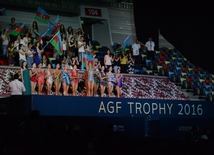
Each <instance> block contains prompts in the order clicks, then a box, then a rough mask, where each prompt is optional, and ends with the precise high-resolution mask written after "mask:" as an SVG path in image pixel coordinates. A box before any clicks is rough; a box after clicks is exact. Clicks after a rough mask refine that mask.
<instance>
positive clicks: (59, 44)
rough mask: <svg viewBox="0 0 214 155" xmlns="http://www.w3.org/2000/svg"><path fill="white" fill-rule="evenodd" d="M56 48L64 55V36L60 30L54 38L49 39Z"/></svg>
mask: <svg viewBox="0 0 214 155" xmlns="http://www.w3.org/2000/svg"><path fill="white" fill-rule="evenodd" d="M49 42H50V43H51V44H52V45H53V46H54V48H55V49H56V50H57V52H58V54H59V55H62V54H63V52H62V37H61V35H60V32H59V31H58V32H57V33H56V34H55V35H54V36H53V37H52V39H51V40H50V41H49Z"/></svg>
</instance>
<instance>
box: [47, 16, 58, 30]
mask: <svg viewBox="0 0 214 155" xmlns="http://www.w3.org/2000/svg"><path fill="white" fill-rule="evenodd" d="M49 26H50V28H49V33H50V34H55V33H56V32H57V31H59V28H60V20H59V15H57V17H56V19H55V21H54V23H52V22H51V21H49Z"/></svg>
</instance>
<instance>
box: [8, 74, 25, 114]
mask: <svg viewBox="0 0 214 155" xmlns="http://www.w3.org/2000/svg"><path fill="white" fill-rule="evenodd" d="M18 79H19V75H18V73H16V74H15V75H14V80H13V81H11V82H9V89H10V92H11V97H10V104H11V110H12V115H22V114H23V96H22V93H24V92H25V91H26V89H25V86H24V84H23V83H22V82H21V81H19V80H18Z"/></svg>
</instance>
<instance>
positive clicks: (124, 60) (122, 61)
mask: <svg viewBox="0 0 214 155" xmlns="http://www.w3.org/2000/svg"><path fill="white" fill-rule="evenodd" d="M127 62H128V59H127V55H126V53H125V51H122V54H121V55H120V67H121V73H126V70H127Z"/></svg>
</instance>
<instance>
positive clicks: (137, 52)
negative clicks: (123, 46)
mask: <svg viewBox="0 0 214 155" xmlns="http://www.w3.org/2000/svg"><path fill="white" fill-rule="evenodd" d="M141 44H142V43H140V42H139V40H138V39H136V40H135V43H134V44H133V45H132V55H133V58H134V59H135V63H136V64H142V57H141V54H140V49H141Z"/></svg>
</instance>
